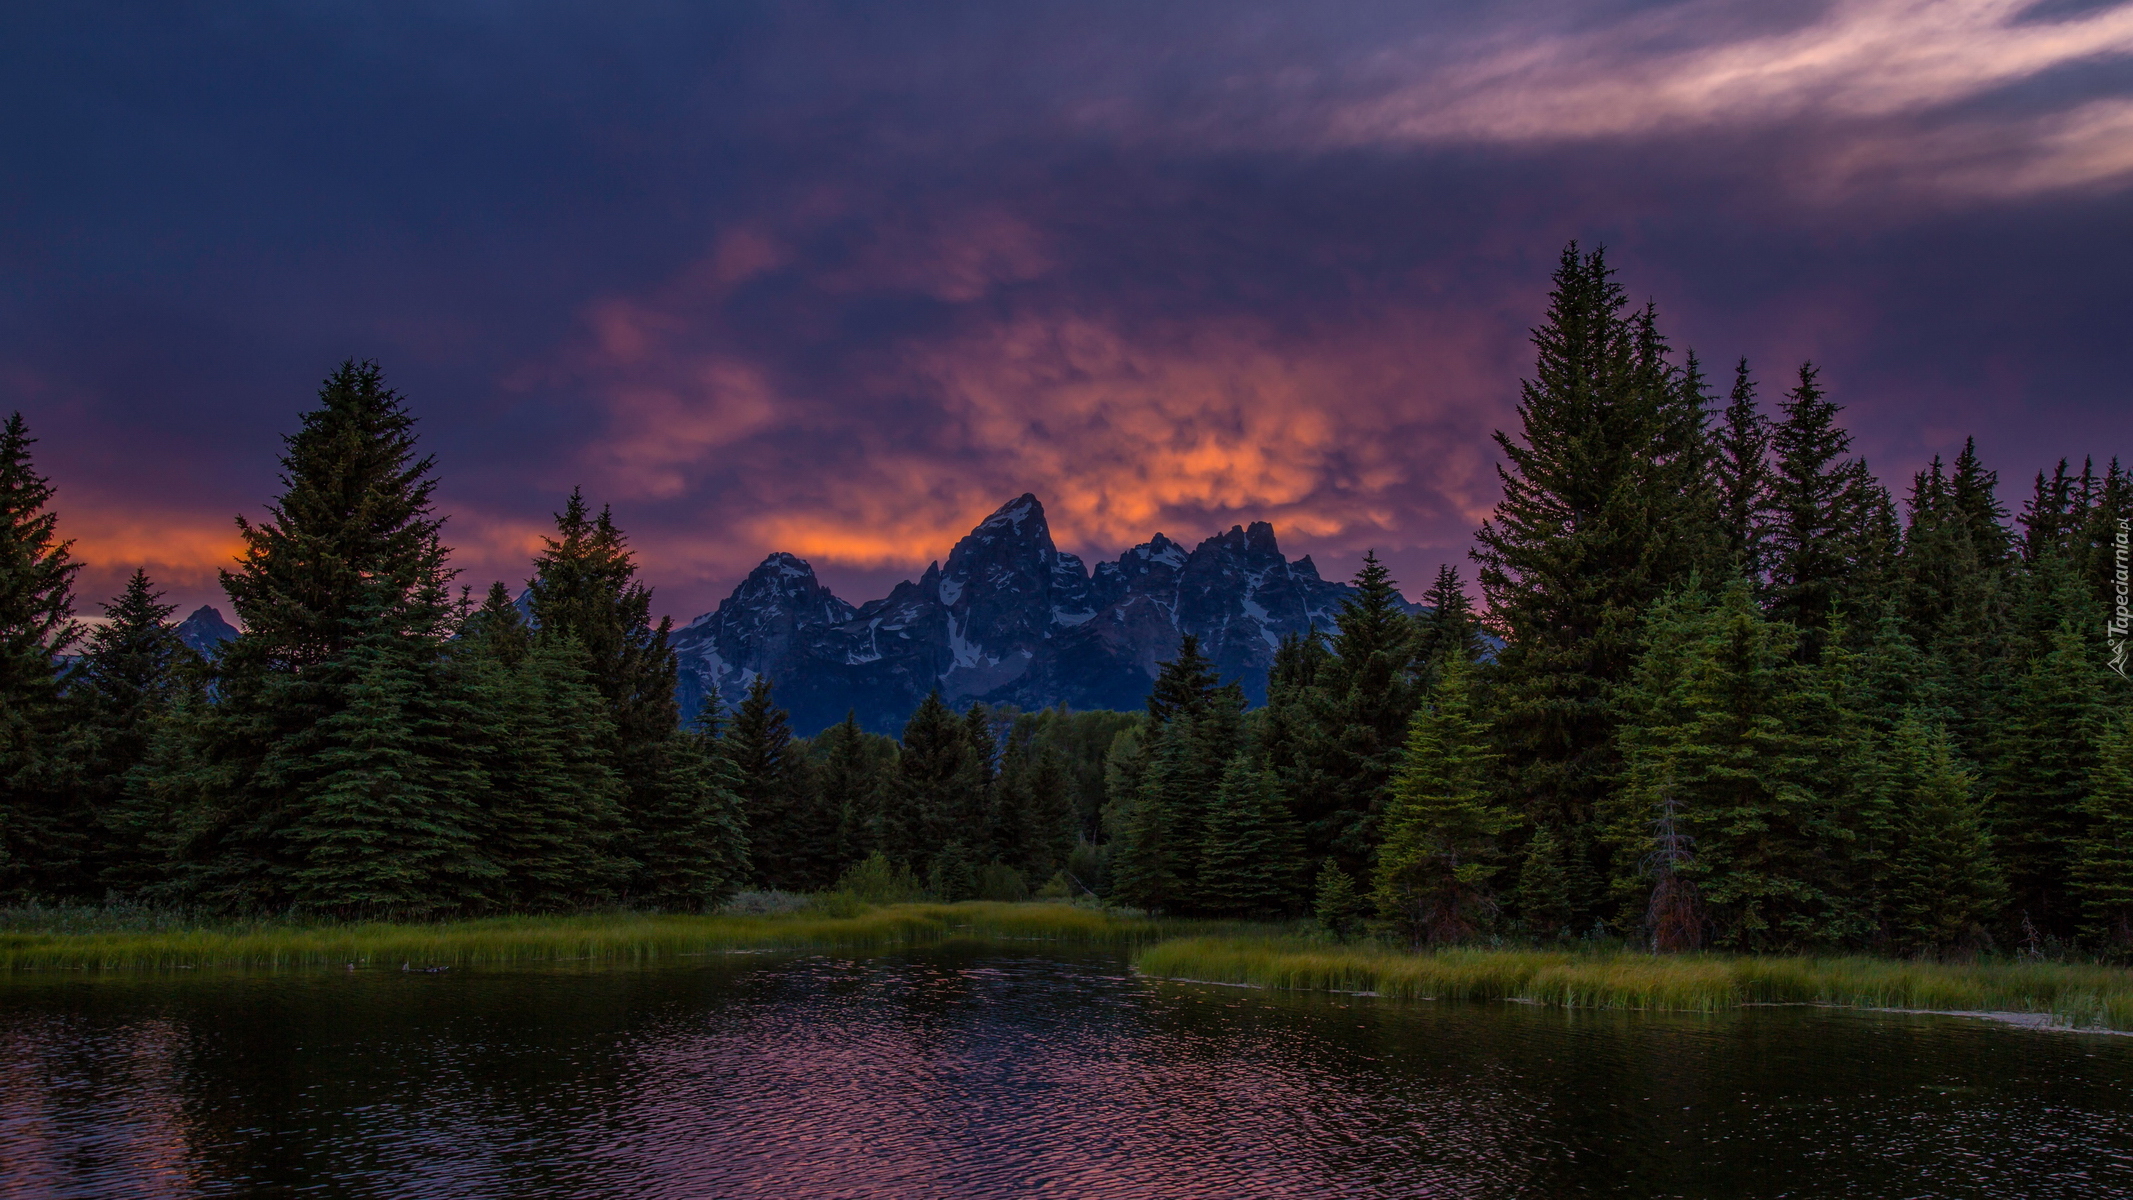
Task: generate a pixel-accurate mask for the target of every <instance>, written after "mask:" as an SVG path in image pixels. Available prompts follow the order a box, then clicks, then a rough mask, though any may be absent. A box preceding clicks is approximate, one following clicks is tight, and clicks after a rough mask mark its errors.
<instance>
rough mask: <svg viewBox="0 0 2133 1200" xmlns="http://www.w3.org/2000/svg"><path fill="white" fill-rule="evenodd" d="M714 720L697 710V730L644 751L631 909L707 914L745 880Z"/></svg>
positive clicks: (740, 820) (739, 816) (672, 733)
mask: <svg viewBox="0 0 2133 1200" xmlns="http://www.w3.org/2000/svg"><path fill="white" fill-rule="evenodd" d="M712 719H713V718H712V717H711V715H710V714H708V713H703V712H699V713H698V722H697V727H696V728H695V729H688V730H684V729H674V730H669V731H668V732H667V735H666V737H664V738H662V739H660V741H659V742H657V743H656V744H654V745H653V746H651V747H650V748H649V749H648V750H647V751H645V752H644V753H645V756H646V758H645V762H644V764H643V766H642V768H641V770H642V776H641V778H643V780H644V781H645V782H644V784H643V786H642V789H641V791H640V793H639V794H640V795H642V796H644V797H646V799H645V800H644V801H642V802H640V803H641V806H640V807H639V808H638V810H637V811H636V812H635V813H634V814H633V815H632V823H633V829H632V832H633V834H634V838H633V843H632V848H633V852H634V854H635V856H636V858H637V860H638V866H637V871H636V874H635V875H634V877H633V878H632V880H631V885H630V886H631V890H630V893H629V898H630V900H631V901H632V902H633V903H637V904H645V905H650V906H652V907H655V908H660V909H665V910H669V911H676V912H706V911H709V910H711V909H714V908H716V907H718V905H720V904H721V903H723V902H725V901H726V900H727V899H728V898H730V897H731V896H732V895H733V893H734V892H735V891H736V890H738V889H739V888H740V887H741V886H742V885H743V884H744V883H746V882H747V880H748V879H749V877H750V874H751V871H752V869H753V868H752V867H751V865H750V863H749V847H748V824H747V818H746V816H745V815H744V814H743V812H742V809H741V799H740V796H739V794H738V791H737V774H736V772H735V771H734V769H733V764H732V763H731V762H730V761H728V759H727V757H726V754H725V752H724V751H725V748H724V745H723V744H722V742H721V740H720V739H719V738H718V737H717V735H716V731H715V728H714V727H713V726H712V724H711V720H712ZM818 886H826V881H825V884H824V885H818Z"/></svg>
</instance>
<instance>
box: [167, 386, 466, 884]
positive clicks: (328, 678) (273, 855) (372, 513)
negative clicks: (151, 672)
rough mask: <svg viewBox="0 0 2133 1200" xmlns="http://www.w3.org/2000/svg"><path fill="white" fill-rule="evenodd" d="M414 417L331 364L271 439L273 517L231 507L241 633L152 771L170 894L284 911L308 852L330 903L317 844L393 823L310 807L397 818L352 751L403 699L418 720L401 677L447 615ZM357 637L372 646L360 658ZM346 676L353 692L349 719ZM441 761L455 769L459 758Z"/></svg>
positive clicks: (415, 669)
mask: <svg viewBox="0 0 2133 1200" xmlns="http://www.w3.org/2000/svg"><path fill="white" fill-rule="evenodd" d="M414 424H415V422H414V418H413V417H412V416H410V415H409V414H408V412H407V410H406V406H405V404H404V402H403V400H402V398H401V396H400V395H399V394H398V393H396V392H394V391H392V390H391V389H390V388H388V387H386V386H385V382H384V379H383V377H382V375H381V374H380V373H379V371H378V368H377V364H375V363H355V362H348V363H344V364H342V366H341V367H340V369H339V370H337V371H335V372H334V373H333V374H332V375H331V376H329V377H328V378H327V379H326V381H325V383H324V384H323V385H321V387H320V389H319V406H318V407H317V408H315V409H313V410H311V411H310V412H308V413H305V414H304V416H303V418H302V421H301V425H300V427H299V428H298V430H297V432H296V433H294V434H292V435H290V436H289V437H287V438H286V439H285V440H284V444H285V447H286V449H285V452H284V453H283V455H282V460H281V465H282V482H283V491H282V494H281V495H280V496H279V497H277V498H276V499H275V500H274V501H273V502H272V503H271V504H269V505H268V509H267V513H268V519H267V520H266V521H264V522H261V523H258V524H254V523H252V522H250V521H246V520H244V519H243V518H239V519H238V531H239V533H240V534H241V535H242V537H243V539H244V543H245V549H244V552H243V555H242V557H241V558H240V559H239V561H238V564H237V569H236V570H234V571H224V572H223V573H222V585H223V589H224V590H225V591H227V592H228V593H229V596H230V601H231V604H232V605H233V606H234V607H235V609H236V615H237V618H238V620H239V622H240V623H241V625H242V626H243V632H242V633H240V634H239V635H238V636H237V637H236V638H235V639H233V640H232V641H231V642H229V643H228V644H227V645H226V646H225V647H224V648H223V651H222V654H221V655H220V657H219V658H218V659H217V660H216V663H215V681H214V688H215V693H216V696H217V702H216V703H215V704H214V705H212V706H211V707H208V708H206V709H204V710H203V711H202V712H201V714H200V719H199V720H197V721H193V722H190V723H188V724H187V725H186V727H185V733H186V739H187V744H186V745H185V746H183V747H182V748H174V750H173V752H172V753H171V754H170V755H168V756H167V757H166V761H165V766H164V769H163V770H162V772H161V775H160V777H159V778H158V779H157V780H156V781H155V784H154V786H155V788H156V790H157V791H158V792H160V793H161V794H163V795H165V796H167V797H171V798H172V799H173V801H174V802H176V803H177V804H178V807H179V810H180V816H179V820H180V822H181V829H182V832H181V835H180V836H179V837H178V838H176V839H175V842H176V844H175V846H174V852H175V854H176V858H177V862H176V864H175V866H176V871H177V874H176V877H175V878H174V880H173V884H174V885H175V887H176V890H177V893H178V894H181V895H183V896H185V897H187V898H189V899H191V900H193V901H195V902H198V903H202V904H206V905H208V906H211V907H215V908H219V909H224V910H256V909H274V908H280V907H283V906H285V905H287V904H290V903H293V902H296V901H297V900H298V899H299V894H298V893H299V888H298V885H297V884H296V880H297V878H298V876H299V875H301V874H302V873H303V872H306V871H309V870H311V869H312V868H313V867H314V866H317V867H318V868H319V871H320V873H317V874H312V875H305V876H303V878H304V879H305V880H306V881H307V882H305V883H303V884H302V885H301V889H300V890H301V892H302V895H303V897H305V898H308V899H311V900H315V901H317V902H318V903H321V904H328V905H332V904H338V903H339V901H338V900H335V899H333V898H332V897H334V896H337V895H342V894H344V893H343V892H337V891H335V890H333V888H329V887H328V886H327V884H328V883H329V882H330V879H329V877H330V876H332V874H333V872H334V871H337V870H339V869H340V867H339V866H338V865H335V864H339V863H340V862H341V861H342V860H341V859H340V858H337V857H336V858H333V859H332V862H330V863H329V862H326V861H321V862H320V863H317V864H314V863H313V862H312V861H311V859H310V856H311V854H312V853H313V851H314V850H317V851H319V852H320V853H326V854H329V856H335V855H340V854H341V853H342V850H343V849H345V848H348V847H354V846H358V845H378V846H385V845H392V844H395V843H394V840H393V839H395V838H397V837H399V836H401V833H402V832H404V831H396V830H394V829H390V828H387V827H386V826H385V825H381V826H380V827H379V828H378V829H375V830H367V831H366V830H362V829H357V828H353V827H348V828H345V829H342V831H341V832H340V833H337V834H336V835H335V836H334V837H331V838H329V837H326V836H324V831H325V829H326V828H327V826H326V825H325V824H321V822H328V823H331V822H335V821H342V820H360V819H366V817H365V814H371V815H374V816H376V818H377V819H378V820H380V821H381V822H388V823H389V822H390V821H391V820H394V819H396V818H393V817H392V816H391V815H390V814H391V811H397V809H390V810H389V809H388V808H385V807H380V808H376V809H372V808H367V807H365V806H364V805H362V804H359V803H356V802H355V801H354V800H353V797H354V796H355V795H356V794H357V792H358V791H359V790H360V788H359V786H358V782H357V781H358V779H359V777H361V776H362V774H363V773H364V772H365V771H370V770H373V767H364V766H362V765H361V764H360V763H359V762H358V760H357V757H356V755H357V754H358V752H359V750H360V747H361V745H362V739H363V738H365V737H370V736H371V735H370V734H368V733H365V732H364V730H363V728H362V726H363V724H364V722H366V721H370V720H374V719H375V720H384V719H386V718H387V716H388V714H392V713H395V712H398V711H401V710H402V709H403V708H405V709H407V710H408V711H413V712H417V713H419V714H422V715H421V721H422V722H427V721H428V720H429V719H430V716H429V715H428V714H429V711H430V700H431V698H429V697H419V696H415V695H412V694H409V693H408V692H407V690H406V689H407V688H410V687H422V686H426V685H427V681H428V680H430V679H432V678H434V676H433V675H432V672H431V668H432V665H433V663H432V661H431V660H432V659H433V658H434V655H435V653H436V651H437V646H438V643H439V642H440V641H441V640H442V639H443V638H444V637H445V636H446V635H447V634H448V633H449V622H450V619H451V617H452V605H451V602H450V597H449V595H448V593H447V586H448V584H449V582H450V578H451V574H450V571H449V570H448V569H447V568H446V566H445V558H446V554H447V551H446V550H445V547H444V545H443V542H442V541H441V539H440V537H439V532H440V529H441V527H442V525H443V519H442V518H440V517H438V516H436V515H434V513H433V511H432V508H431V493H432V491H433V490H434V489H435V486H436V482H435V480H434V479H433V478H432V477H431V472H432V465H433V464H432V461H431V460H430V459H429V458H426V457H418V455H417V452H416V444H415V431H414ZM359 642H367V643H368V648H367V649H366V650H365V651H364V652H363V654H362V655H360V656H358V655H357V654H356V653H355V650H356V647H357V644H358V643H359ZM403 643H404V644H403ZM410 660H412V661H410ZM359 689H360V695H361V698H362V701H363V705H364V707H363V709H362V711H361V713H359V714H357V715H354V716H347V715H345V714H346V712H347V710H348V709H349V708H350V707H351V705H352V704H353V703H354V701H355V700H356V699H357V695H358V690H359ZM400 736H401V735H398V734H395V735H394V739H395V740H396V741H397V739H399V738H400ZM407 737H408V738H411V739H412V741H411V742H409V743H407V744H411V745H414V746H417V747H419V748H420V749H421V752H422V753H424V754H427V753H429V752H431V751H432V750H434V751H435V752H436V753H438V754H441V755H445V754H448V752H449V755H456V754H457V753H458V751H456V750H454V749H452V748H451V747H450V745H449V743H450V740H451V739H449V738H448V737H447V738H445V739H444V741H443V742H442V743H440V742H439V740H438V736H437V735H436V732H435V731H434V730H433V729H431V728H429V727H428V726H427V725H426V724H424V725H423V727H422V728H421V729H420V730H417V731H415V732H413V733H410V734H408V735H407ZM379 745H380V750H379V753H380V755H385V754H386V753H387V751H386V749H385V748H384V743H383V742H380V743H379ZM396 752H397V751H395V753H396ZM381 762H382V759H381ZM374 769H375V770H376V771H379V772H382V771H383V770H384V769H385V768H384V767H383V766H382V765H376V764H374ZM448 774H450V776H451V778H452V779H454V780H457V779H460V778H463V776H461V775H460V774H459V773H458V771H457V767H456V766H455V767H453V768H452V769H451V771H450V772H448ZM329 781H330V782H329ZM329 786H330V787H331V788H332V789H334V790H333V792H332V794H331V796H328V795H327V793H326V789H327V788H328V787H329ZM395 803H397V802H395ZM327 810H330V813H329V811H327ZM299 827H303V828H304V829H305V830H306V831H307V832H306V833H305V834H304V835H302V836H297V835H296V833H295V832H294V831H295V830H297V829H298V828H299ZM439 827H440V829H445V828H456V827H457V826H456V820H455V819H454V818H451V817H445V818H442V819H441V820H440V826H439ZM351 852H352V851H351ZM425 854H426V856H425V857H424V858H423V859H422V860H421V861H423V862H425V863H430V864H435V865H436V866H437V867H438V868H439V869H440V870H445V869H447V868H449V870H450V871H452V872H457V870H458V866H457V864H458V859H457V858H456V857H455V856H454V854H451V853H444V852H441V851H440V852H439V853H438V854H435V855H427V852H425ZM452 877H453V878H455V879H460V878H472V876H466V875H453V876H452ZM438 882H439V883H440V886H442V885H443V884H444V883H445V881H444V880H443V879H440V880H439V881H438ZM335 886H336V887H338V886H339V885H335ZM366 886H368V885H360V884H355V883H351V884H349V885H348V887H347V888H346V889H345V894H348V895H354V894H358V893H362V894H368V893H366V892H364V888H365V887H366ZM383 887H384V885H383V884H380V885H379V888H380V889H383ZM418 890H419V889H418ZM378 894H379V895H385V894H387V893H386V891H383V890H381V891H379V892H378ZM391 894H393V895H401V894H403V893H398V892H395V893H391ZM404 894H406V895H413V894H414V893H413V892H406V893H404ZM466 898H467V899H473V897H466ZM351 903H356V901H351ZM361 903H367V901H365V902H361Z"/></svg>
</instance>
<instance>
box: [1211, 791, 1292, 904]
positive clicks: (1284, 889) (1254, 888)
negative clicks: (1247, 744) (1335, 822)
mask: <svg viewBox="0 0 2133 1200" xmlns="http://www.w3.org/2000/svg"><path fill="white" fill-rule="evenodd" d="M1300 846H1301V843H1300V842H1299V840H1298V838H1297V831H1296V826H1295V822H1294V821H1293V820H1291V819H1290V817H1289V809H1288V805H1287V804H1286V803H1285V802H1284V801H1283V800H1282V798H1281V793H1280V791H1279V790H1278V789H1277V788H1276V786H1275V783H1274V778H1273V776H1271V775H1269V774H1267V773H1266V772H1265V771H1264V770H1261V769H1260V767H1259V765H1258V764H1257V763H1254V762H1253V761H1252V759H1251V756H1250V755H1247V754H1239V755H1236V756H1235V757H1233V758H1231V759H1230V760H1229V763H1228V765H1227V766H1225V767H1224V768H1223V772H1222V784H1221V787H1220V788H1219V790H1217V792H1216V793H1215V800H1214V803H1213V805H1211V806H1210V807H1209V809H1208V813H1207V822H1206V830H1205V832H1204V833H1203V834H1202V836H1201V851H1200V867H1199V871H1198V877H1197V884H1198V906H1199V908H1200V909H1201V910H1202V911H1204V912H1206V913H1208V914H1209V915H1212V916H1220V917H1247V918H1274V917H1279V916H1282V915H1284V914H1286V913H1288V912H1289V911H1291V910H1292V909H1293V908H1294V907H1295V904H1296V891H1297V883H1298V880H1297V879H1296V868H1297V866H1298V865H1299V864H1300V861H1301V860H1300V859H1299V857H1298V852H1299V849H1300Z"/></svg>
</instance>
